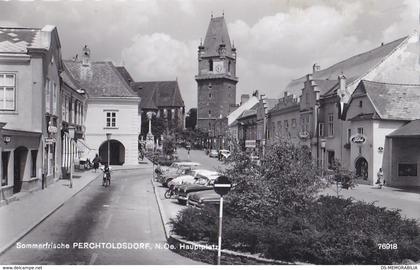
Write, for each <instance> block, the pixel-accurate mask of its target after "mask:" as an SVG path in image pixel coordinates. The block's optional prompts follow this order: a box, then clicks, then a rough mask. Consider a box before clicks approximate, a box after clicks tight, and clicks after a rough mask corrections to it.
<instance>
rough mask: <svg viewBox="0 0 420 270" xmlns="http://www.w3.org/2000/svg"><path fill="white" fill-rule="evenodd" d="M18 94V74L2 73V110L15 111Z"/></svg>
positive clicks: (0, 86) (0, 98)
mask: <svg viewBox="0 0 420 270" xmlns="http://www.w3.org/2000/svg"><path fill="white" fill-rule="evenodd" d="M15 96H16V75H15V74H10V73H0V110H7V111H14V110H15V107H16V106H15V103H16V101H15Z"/></svg>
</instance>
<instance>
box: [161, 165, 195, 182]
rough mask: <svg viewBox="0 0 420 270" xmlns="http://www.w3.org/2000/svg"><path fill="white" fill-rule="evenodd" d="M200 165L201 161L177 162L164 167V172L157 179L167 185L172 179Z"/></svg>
mask: <svg viewBox="0 0 420 270" xmlns="http://www.w3.org/2000/svg"><path fill="white" fill-rule="evenodd" d="M198 166H200V163H197V162H175V163H173V164H172V165H171V166H170V167H168V168H166V169H162V174H161V175H160V176H159V177H158V179H157V181H158V182H159V183H161V184H162V186H164V187H166V186H167V184H168V182H169V181H171V180H172V179H174V178H176V177H178V176H180V175H183V174H186V173H188V172H189V171H191V170H192V169H194V168H197V167H198Z"/></svg>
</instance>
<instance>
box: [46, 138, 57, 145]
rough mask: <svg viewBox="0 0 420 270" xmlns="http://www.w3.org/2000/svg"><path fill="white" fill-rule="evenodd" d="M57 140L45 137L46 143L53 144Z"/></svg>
mask: <svg viewBox="0 0 420 270" xmlns="http://www.w3.org/2000/svg"><path fill="white" fill-rule="evenodd" d="M55 142H56V140H55V138H45V144H53V143H55Z"/></svg>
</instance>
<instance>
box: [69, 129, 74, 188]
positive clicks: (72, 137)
mask: <svg viewBox="0 0 420 270" xmlns="http://www.w3.org/2000/svg"><path fill="white" fill-rule="evenodd" d="M68 131H69V137H70V155H71V157H70V188H72V187H73V167H74V152H73V139H74V133H75V128H74V126H69V127H68Z"/></svg>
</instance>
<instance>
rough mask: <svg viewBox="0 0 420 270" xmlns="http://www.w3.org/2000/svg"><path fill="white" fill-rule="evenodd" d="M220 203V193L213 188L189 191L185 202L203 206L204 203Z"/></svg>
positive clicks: (199, 206)
mask: <svg viewBox="0 0 420 270" xmlns="http://www.w3.org/2000/svg"><path fill="white" fill-rule="evenodd" d="M219 203H220V195H219V194H217V193H216V192H215V191H214V189H209V190H202V191H196V192H190V194H189V195H188V201H187V204H188V205H191V206H194V207H198V208H203V207H204V206H205V205H218V204H219Z"/></svg>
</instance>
